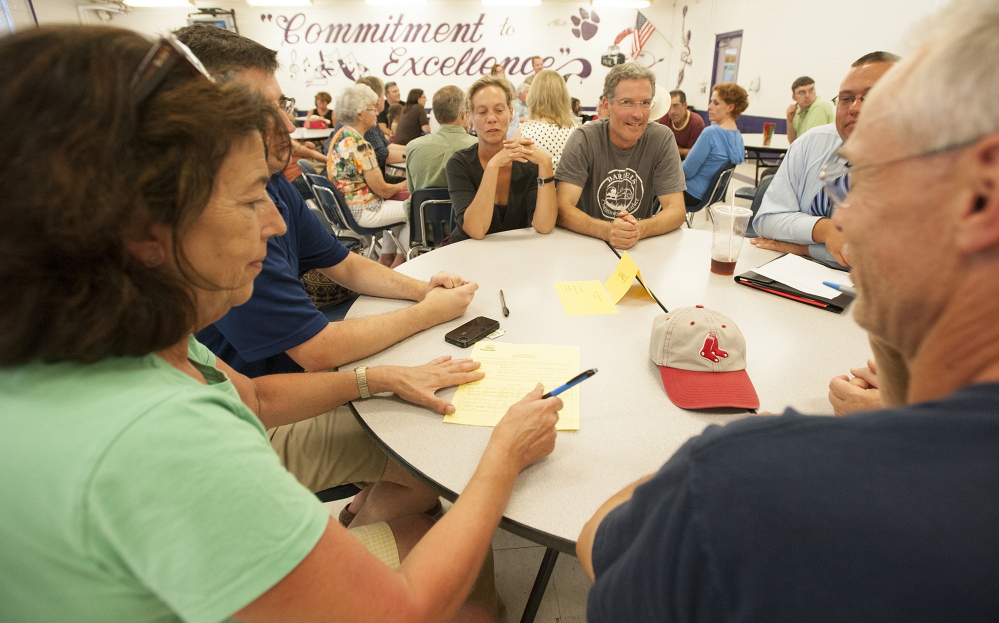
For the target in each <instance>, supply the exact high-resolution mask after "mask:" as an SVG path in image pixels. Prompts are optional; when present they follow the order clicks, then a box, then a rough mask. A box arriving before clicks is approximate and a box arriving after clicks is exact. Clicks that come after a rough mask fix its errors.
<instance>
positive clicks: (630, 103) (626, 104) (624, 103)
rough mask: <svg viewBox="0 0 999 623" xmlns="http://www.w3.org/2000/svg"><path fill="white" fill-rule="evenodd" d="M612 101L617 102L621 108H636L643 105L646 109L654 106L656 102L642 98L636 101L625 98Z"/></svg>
mask: <svg viewBox="0 0 999 623" xmlns="http://www.w3.org/2000/svg"><path fill="white" fill-rule="evenodd" d="M611 101H612V102H617V105H618V106H620V107H621V108H634V107H635V106H641V107H642V108H644V109H645V110H648V109H650V108H652V106H653V105H654V104H655V101H653V100H641V101H639V102H636V101H635V100H630V99H623V100H611Z"/></svg>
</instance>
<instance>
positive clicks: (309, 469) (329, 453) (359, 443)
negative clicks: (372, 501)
mask: <svg viewBox="0 0 999 623" xmlns="http://www.w3.org/2000/svg"><path fill="white" fill-rule="evenodd" d="M267 435H268V436H269V437H270V439H271V446H273V448H274V451H275V452H277V454H278V457H280V459H281V464H282V465H284V466H285V469H287V470H288V471H289V472H291V473H292V474H294V476H295V478H297V479H298V481H299V482H301V483H302V484H303V485H305V486H306V487H307V488H308V489H309V491H312V492H313V493H315V492H318V491H323V490H325V489H329V488H330V487H336V486H339V485H343V484H348V483H354V484H357V485H359V486H361V487H364V486H366V485H369V484H372V483H375V482H378V480H380V479H381V477H382V474H383V473H384V472H385V463H386V462H387V461H388V457H386V456H385V453H383V452H382V451H381V450H379V449H378V446H376V445H375V442H374V441H372V440H371V438H370V437H369V436H368V434H367V433H366V432H364V429H363V428H361V425H360V424H358V423H357V420H356V419H354V414H353V413H351V411H350V407H338V408H336V409H334V410H332V411H330V412H328V413H323V414H322V415H317V416H316V417H314V418H310V419H308V420H304V421H302V422H296V423H294V424H286V425H285V426H278V427H277V428H272V429H270V430H268V431H267Z"/></svg>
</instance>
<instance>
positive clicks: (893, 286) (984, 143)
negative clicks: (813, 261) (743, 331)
mask: <svg viewBox="0 0 999 623" xmlns="http://www.w3.org/2000/svg"><path fill="white" fill-rule="evenodd" d="M932 20H933V21H932V22H928V23H929V24H931V25H932V26H931V28H932V29H931V30H929V32H928V35H927V38H926V40H925V43H924V44H923V46H922V47H920V48H919V49H918V50H917V51H916V52H915V53H914V54H913V55H912V57H911V58H910V59H908V60H906V61H903V62H901V63H899V65H898V66H897V67H895V68H894V69H892V70H890V71H889V72H888V73H887V74H886V75H885V77H884V79H883V81H882V85H881V86H879V87H878V88H877V89H875V90H874V91H873V92H872V93H870V94H868V95H866V96H865V97H867V99H868V101H867V103H866V104H865V108H864V116H863V118H862V119H861V120H860V122H859V123H858V124H857V126H856V129H855V131H853V132H852V135H851V136H850V138H849V140H847V142H846V145H845V146H844V147H843V149H842V151H841V154H840V155H841V156H842V157H843V158H844V159H845V160H847V161H849V162H850V163H851V164H852V165H853V166H852V169H850V170H851V176H852V189H851V190H850V191H849V194H847V195H844V193H843V190H842V188H840V187H837V186H835V183H834V182H835V179H836V178H838V177H841V176H842V175H843V174H845V172H846V170H847V169H846V167H833V166H830V168H829V169H827V173H828V175H827V178H828V181H826V186H825V188H826V190H827V192H828V193H829V194H830V195H831V196H832V197H833V200H834V201H836V202H837V207H838V209H837V211H836V213H835V216H834V217H833V219H832V221H833V223H832V224H833V225H834V226H835V227H836V228H837V230H839V231H840V232H841V233H842V235H843V236H844V238H845V240H846V244H847V245H848V246H849V252H850V259H851V261H852V263H853V266H854V270H853V275H852V276H853V281H854V284H855V285H856V286H857V290H858V293H859V294H858V298H857V300H856V302H855V303H854V306H855V308H854V317H855V318H856V320H857V322H858V323H859V324H861V325H862V326H863V327H864V328H865V329H867V330H868V331H869V332H870V333H871V334H872V335H874V336H877V337H878V338H879V339H882V340H884V342H885V343H886V344H887V345H888V346H890V347H891V348H893V349H895V350H896V351H897V352H898V353H900V355H901V357H902V358H903V360H904V361H905V364H906V366H907V368H908V370H909V372H910V378H909V385H908V391H907V394H906V398H905V400H906V406H903V407H900V408H895V409H886V410H880V411H872V412H867V413H858V414H854V415H850V416H846V417H840V418H835V417H808V416H803V415H800V414H798V413H796V412H794V411H793V410H790V409H789V410H788V411H786V412H785V414H784V415H782V416H768V417H754V418H749V419H746V420H742V421H739V422H735V423H733V424H730V425H728V426H725V427H717V426H712V427H710V428H708V429H707V430H706V431H705V432H704V434H702V435H700V436H698V437H695V438H693V439H691V440H690V441H689V442H687V444H685V445H684V446H683V447H682V448H681V449H680V450H679V451H678V452H677V453H676V455H674V456H673V457H672V458H671V459H670V460H669V462H668V463H666V465H664V466H663V467H662V469H661V470H660V471H659V472H658V473H656V474H654V475H651V476H648V477H646V478H644V479H642V480H641V481H639V482H638V483H635V484H633V485H631V486H629V487H627V488H626V489H624V490H623V491H621V492H620V493H618V494H617V495H616V496H614V497H613V498H611V499H610V500H609V501H608V502H607V503H606V504H604V505H603V506H602V507H601V508H600V509H599V510H598V511H597V513H596V515H594V517H593V519H591V520H590V522H589V523H588V524H587V525H586V527H585V528H584V529H583V532H582V534H581V535H580V537H579V540H578V542H577V553H578V555H579V558H580V561H581V562H582V564H583V568H584V569H585V570H586V571H587V573H589V574H590V575H591V577H592V576H593V575H594V574H595V577H596V581H595V583H594V584H593V586H592V588H591V590H590V593H589V597H588V613H587V614H588V616H587V620H588V621H590V622H591V623H602V622H604V621H643V622H646V623H647V622H656V621H675V622H685V621H715V622H717V621H771V622H783V621H788V622H790V621H830V622H832V621H886V622H894V621H898V622H902V621H905V622H907V623H913V622H922V621H927V622H929V621H989V620H993V619H994V618H995V616H996V613H997V612H999V592H997V591H996V590H995V586H996V585H997V584H999V565H997V564H996V560H999V540H997V539H996V538H995V530H996V523H997V522H999V500H997V497H996V491H997V490H999V461H996V456H997V453H999V326H997V324H996V323H995V321H994V319H995V318H996V317H999V280H997V279H996V274H997V273H999V109H997V108H996V107H995V106H994V105H992V104H993V98H994V93H996V91H997V89H999V71H997V70H996V68H995V66H994V65H992V64H989V63H980V62H976V59H981V58H994V57H996V56H997V55H999V6H997V5H996V4H995V3H979V2H973V1H963V2H957V3H954V4H952V5H951V6H948V7H947V8H946V9H945V10H944V11H943V12H941V13H940V14H938V15H936V16H933V17H932ZM989 50H991V52H990V51H989ZM933 94H939V95H933ZM954 100H956V101H960V102H962V104H963V105H964V106H967V107H968V109H969V110H975V111H976V114H975V115H949V116H946V117H947V118H946V119H939V116H936V117H934V112H935V111H936V110H938V108H937V107H938V106H940V102H945V101H954ZM899 102H908V103H909V105H908V106H906V107H900V106H899V105H898V104H899ZM931 117H934V118H937V119H938V121H939V123H934V124H927V123H926V119H927V118H931ZM806 137H807V134H806Z"/></svg>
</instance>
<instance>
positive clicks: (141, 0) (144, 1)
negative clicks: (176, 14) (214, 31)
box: [125, 0, 194, 8]
mask: <svg viewBox="0 0 999 623" xmlns="http://www.w3.org/2000/svg"><path fill="white" fill-rule="evenodd" d="M125 4H127V5H128V6H134V7H141V8H161V7H181V6H182V7H187V8H190V7H192V6H194V0H125Z"/></svg>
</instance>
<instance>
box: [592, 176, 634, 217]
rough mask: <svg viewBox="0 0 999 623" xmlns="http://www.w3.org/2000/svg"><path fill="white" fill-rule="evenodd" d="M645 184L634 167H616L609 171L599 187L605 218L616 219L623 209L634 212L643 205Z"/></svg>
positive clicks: (599, 198)
mask: <svg viewBox="0 0 999 623" xmlns="http://www.w3.org/2000/svg"><path fill="white" fill-rule="evenodd" d="M644 197H645V186H644V184H642V178H641V177H640V176H639V175H638V173H637V172H636V171H635V170H633V169H614V170H612V171H610V172H608V173H607V177H605V178H604V181H602V182H600V187H599V188H598V189H597V203H598V204H599V205H600V212H601V213H602V214H603V216H604V218H607V219H610V220H614V219H615V218H617V215H618V213H619V212H621V210H625V211H627V212H628V213H629V214H634V212H635V210H637V209H638V208H639V206H641V205H642V199H643V198H644Z"/></svg>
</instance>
